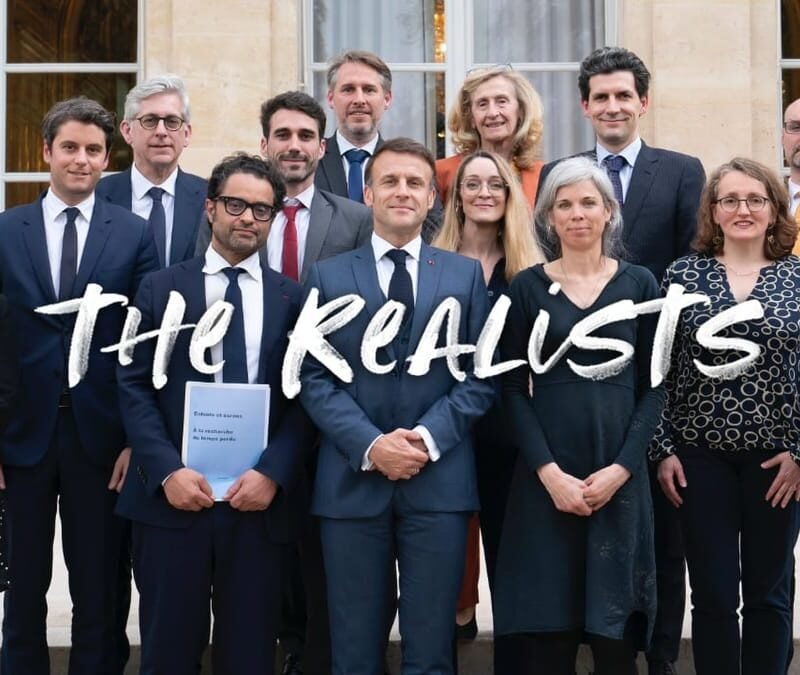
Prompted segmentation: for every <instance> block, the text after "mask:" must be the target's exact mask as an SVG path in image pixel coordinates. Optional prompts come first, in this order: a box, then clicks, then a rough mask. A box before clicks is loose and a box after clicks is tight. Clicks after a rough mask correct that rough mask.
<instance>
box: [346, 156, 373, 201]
mask: <svg viewBox="0 0 800 675" xmlns="http://www.w3.org/2000/svg"><path fill="white" fill-rule="evenodd" d="M344 156H345V157H346V158H347V162H348V163H349V164H350V167H349V169H348V171H347V196H348V197H350V199H352V200H353V201H356V202H361V203H362V204H363V203H364V173H363V171H362V170H361V165H362V164H363V163H364V161H365V160H366V159H367V157H369V153H368V152H367V151H366V150H356V149H355V148H351V149H350V150H348V151H347V152H345V153H344Z"/></svg>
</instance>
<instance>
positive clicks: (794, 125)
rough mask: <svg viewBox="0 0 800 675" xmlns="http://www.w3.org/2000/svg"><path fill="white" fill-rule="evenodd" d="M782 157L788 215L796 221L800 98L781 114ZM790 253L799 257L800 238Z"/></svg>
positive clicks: (799, 182) (799, 195)
mask: <svg viewBox="0 0 800 675" xmlns="http://www.w3.org/2000/svg"><path fill="white" fill-rule="evenodd" d="M783 156H784V157H785V158H786V161H787V162H788V164H789V183H788V185H787V188H788V190H789V213H791V214H792V215H793V216H794V218H795V220H798V216H800V213H798V208H800V98H798V99H797V100H796V101H792V102H791V103H790V104H789V105H788V106H787V107H786V111H785V112H784V114H783ZM792 253H794V254H795V255H800V238H798V240H797V242H796V243H795V245H794V249H793V250H792Z"/></svg>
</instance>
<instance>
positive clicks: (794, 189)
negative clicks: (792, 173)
mask: <svg viewBox="0 0 800 675" xmlns="http://www.w3.org/2000/svg"><path fill="white" fill-rule="evenodd" d="M787 187H788V189H789V215H790V216H793V215H794V213H795V211H796V210H797V207H798V203H799V202H800V185H798V184H797V183H793V182H792V179H791V178H790V179H789V182H788V184H787Z"/></svg>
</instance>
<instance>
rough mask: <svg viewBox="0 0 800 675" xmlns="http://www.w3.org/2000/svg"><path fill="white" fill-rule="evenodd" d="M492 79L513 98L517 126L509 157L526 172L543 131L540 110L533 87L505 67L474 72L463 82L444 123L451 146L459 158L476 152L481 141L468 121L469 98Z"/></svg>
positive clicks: (542, 113)
mask: <svg viewBox="0 0 800 675" xmlns="http://www.w3.org/2000/svg"><path fill="white" fill-rule="evenodd" d="M495 77H504V78H505V79H507V80H508V81H509V82H510V83H511V84H512V85H513V87H514V91H515V93H516V95H517V103H518V104H519V123H518V124H517V129H516V131H515V132H514V145H513V148H514V149H513V152H512V156H513V159H514V163H515V164H516V165H517V168H520V169H527V168H528V167H530V166H531V165H532V164H533V163H534V162H535V161H536V159H538V156H539V141H541V139H542V131H543V129H544V124H543V122H542V117H543V115H544V108H543V107H542V100H541V98H539V94H537V93H536V90H535V89H534V88H533V85H532V84H531V83H530V82H529V81H528V80H527V79H526V78H525V77H523V76H522V75H521V74H520V73H518V72H516V71H514V70H511V69H509V68H508V67H507V66H494V67H492V68H484V69H481V70H477V71H475V72H472V73H470V74H468V75H467V77H466V78H465V79H464V82H463V84H462V85H461V89H460V90H459V92H458V95H457V96H456V100H455V103H453V107H452V108H451V110H450V116H449V117H448V120H447V127H448V129H450V133H451V134H452V141H453V145H454V146H455V147H456V150H457V152H458V153H459V154H461V155H468V154H470V153H472V152H475V151H476V150H480V148H481V137H480V135H479V134H478V132H477V131H476V129H475V126H474V124H473V121H472V95H473V94H474V93H475V90H476V89H477V88H478V87H479V86H480V85H482V84H483V83H484V82H488V81H489V80H491V79H493V78H495Z"/></svg>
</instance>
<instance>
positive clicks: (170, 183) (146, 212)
mask: <svg viewBox="0 0 800 675" xmlns="http://www.w3.org/2000/svg"><path fill="white" fill-rule="evenodd" d="M177 179H178V167H175V170H174V171H173V172H172V173H171V174H170V175H169V177H168V178H167V180H165V181H164V182H163V183H161V185H156V184H155V183H151V182H150V181H149V180H148V179H147V178H145V177H144V175H143V174H142V173H141V171H139V169H137V168H136V165H135V164H134V165H133V166H132V167H131V211H133V212H134V213H135V214H136V215H137V216H141V217H142V218H144V219H145V220H149V219H150V211H151V209H152V208H153V198H152V197H151V196H150V195H149V194H147V191H148V190H149V189H150V188H152V187H158V188H161V189H162V190H164V194H163V195H162V197H161V203H162V204H163V205H164V215H165V216H166V228H165V232H164V234H165V238H166V246H165V249H164V251H165V255H166V261H167V267H169V260H170V258H169V256H170V253H171V252H172V251H171V250H172V223H173V222H175V182H176V181H177Z"/></svg>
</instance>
